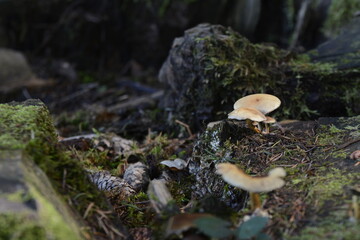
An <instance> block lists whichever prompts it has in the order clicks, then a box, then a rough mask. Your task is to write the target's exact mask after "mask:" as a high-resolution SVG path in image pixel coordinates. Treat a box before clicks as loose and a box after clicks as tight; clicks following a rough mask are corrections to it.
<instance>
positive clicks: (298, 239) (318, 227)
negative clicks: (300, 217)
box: [284, 206, 360, 240]
mask: <svg viewBox="0 0 360 240" xmlns="http://www.w3.org/2000/svg"><path fill="white" fill-rule="evenodd" d="M356 236H360V227H359V225H358V224H357V223H353V222H350V221H349V219H348V216H347V209H346V207H345V206H343V207H342V208H341V209H340V210H334V211H332V212H331V213H330V215H329V216H328V217H326V218H325V219H322V220H321V221H318V222H314V223H313V224H311V225H310V226H307V227H305V228H304V229H303V230H302V231H301V232H299V233H298V234H297V235H295V236H285V237H284V238H285V239H289V240H311V239H330V240H337V239H343V240H353V239H355V237H356Z"/></svg>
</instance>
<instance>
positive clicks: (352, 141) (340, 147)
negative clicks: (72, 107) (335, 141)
mask: <svg viewBox="0 0 360 240" xmlns="http://www.w3.org/2000/svg"><path fill="white" fill-rule="evenodd" d="M357 142H360V138H357V139H354V140H351V141H348V142H346V143H343V144H341V145H340V146H339V147H337V148H336V149H335V151H339V150H340V149H343V148H346V147H347V146H349V145H351V144H354V143H357Z"/></svg>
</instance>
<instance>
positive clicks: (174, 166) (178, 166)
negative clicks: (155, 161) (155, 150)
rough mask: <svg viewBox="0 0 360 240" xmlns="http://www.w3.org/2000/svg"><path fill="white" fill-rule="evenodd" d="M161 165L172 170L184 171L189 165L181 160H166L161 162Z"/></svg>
mask: <svg viewBox="0 0 360 240" xmlns="http://www.w3.org/2000/svg"><path fill="white" fill-rule="evenodd" d="M160 164H162V165H165V166H167V167H169V168H170V169H171V170H175V171H176V170H182V169H184V168H185V167H186V165H187V163H186V162H185V161H184V160H183V159H180V158H176V159H175V160H173V161H172V160H164V161H161V162H160Z"/></svg>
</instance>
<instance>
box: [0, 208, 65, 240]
mask: <svg viewBox="0 0 360 240" xmlns="http://www.w3.org/2000/svg"><path fill="white" fill-rule="evenodd" d="M0 239H13V240H23V239H26V240H45V239H48V237H47V236H46V231H45V229H44V227H43V226H41V225H39V224H38V223H36V222H34V221H33V220H31V217H30V216H28V215H23V214H17V215H14V214H4V213H2V214H0ZM64 239H66V238H64Z"/></svg>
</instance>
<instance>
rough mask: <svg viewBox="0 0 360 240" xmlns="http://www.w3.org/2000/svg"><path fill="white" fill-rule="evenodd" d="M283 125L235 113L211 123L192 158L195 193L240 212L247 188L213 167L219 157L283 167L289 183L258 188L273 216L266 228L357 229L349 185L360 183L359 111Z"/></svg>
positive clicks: (259, 169)
mask: <svg viewBox="0 0 360 240" xmlns="http://www.w3.org/2000/svg"><path fill="white" fill-rule="evenodd" d="M282 126H283V129H281V130H280V129H276V128H274V129H272V130H271V132H270V134H265V135H263V134H259V133H255V132H254V131H250V130H249V129H248V128H246V126H245V124H243V122H240V121H236V120H223V121H221V122H218V123H217V124H215V125H213V126H211V127H209V128H207V130H206V131H205V132H204V133H203V134H202V135H201V136H200V138H199V140H198V143H197V144H196V146H195V148H194V152H193V157H192V159H191V161H190V163H189V170H190V173H191V174H192V175H194V177H195V178H196V183H194V184H193V191H194V193H195V195H196V197H198V198H199V199H200V198H206V197H210V196H211V197H215V198H217V199H218V200H219V201H221V202H224V203H226V205H227V206H231V207H232V208H233V207H234V206H239V207H238V208H235V209H234V208H233V209H234V210H236V211H238V210H239V209H240V211H238V212H237V214H240V215H245V214H248V213H249V211H250V210H249V202H248V197H247V192H244V191H242V190H240V189H237V188H234V187H232V186H229V185H228V184H226V183H225V182H224V181H223V180H222V179H221V177H220V176H218V175H216V174H215V166H216V164H217V163H221V162H231V163H233V164H236V165H237V166H239V167H240V168H241V169H243V170H244V171H245V172H246V173H248V174H250V175H255V176H264V175H266V174H267V173H268V171H269V170H270V169H273V168H275V167H283V168H284V169H285V170H286V172H287V176H286V178H285V181H286V184H285V186H284V187H282V188H280V189H277V190H275V191H272V192H270V193H263V194H261V198H262V199H263V206H262V208H263V209H264V210H265V211H267V212H268V213H269V214H270V215H271V216H272V217H271V223H270V225H269V227H268V228H267V229H268V230H267V231H268V233H269V234H270V235H271V236H272V237H273V238H274V239H354V237H355V236H359V235H360V228H359V219H358V220H356V217H355V216H354V209H353V208H352V206H351V202H352V194H351V191H350V189H351V188H352V187H355V186H356V185H357V184H358V183H359V180H360V164H359V160H355V159H351V158H350V154H351V153H352V152H354V151H355V150H359V149H360V116H357V117H350V118H320V119H319V120H318V121H317V122H315V121H307V122H299V121H298V122H292V123H288V124H283V125H282ZM235 195H237V196H238V197H237V198H236V197H234V196H235ZM356 204H359V202H357V203H356ZM211 211H216V209H212V210H211ZM356 221H357V223H356Z"/></svg>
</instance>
